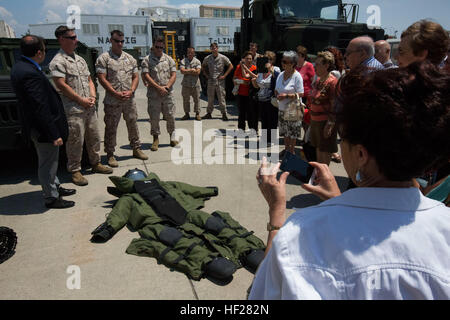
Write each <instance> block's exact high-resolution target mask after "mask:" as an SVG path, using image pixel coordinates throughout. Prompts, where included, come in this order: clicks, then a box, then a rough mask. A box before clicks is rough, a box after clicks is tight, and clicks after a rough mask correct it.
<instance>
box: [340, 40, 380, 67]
mask: <svg viewBox="0 0 450 320" xmlns="http://www.w3.org/2000/svg"><path fill="white" fill-rule="evenodd" d="M374 55H375V44H374V42H373V40H372V38H371V37H368V36H362V37H357V38H354V39H353V40H352V41H350V43H349V44H348V46H347V50H345V56H344V57H345V63H346V64H347V67H348V68H349V69H350V70H351V69H354V68H356V67H357V66H359V65H363V66H366V67H367V68H368V69H369V70H371V71H375V70H380V69H384V66H383V65H382V64H381V63H380V62H379V61H378V60H377V59H375V57H374Z"/></svg>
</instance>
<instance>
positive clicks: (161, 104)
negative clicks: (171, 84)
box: [147, 90, 175, 136]
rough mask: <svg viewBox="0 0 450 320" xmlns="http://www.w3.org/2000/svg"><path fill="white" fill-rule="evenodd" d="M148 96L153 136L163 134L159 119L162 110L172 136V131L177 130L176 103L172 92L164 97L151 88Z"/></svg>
mask: <svg viewBox="0 0 450 320" xmlns="http://www.w3.org/2000/svg"><path fill="white" fill-rule="evenodd" d="M147 97H148V115H149V116H150V134H151V135H152V136H159V135H160V134H161V130H160V129H159V120H160V118H161V112H162V114H163V115H164V118H165V119H166V128H167V132H168V133H169V135H171V136H172V133H173V132H174V131H175V118H174V115H175V103H174V99H173V94H172V92H170V93H169V94H168V95H167V96H164V97H162V96H160V95H159V93H158V92H156V90H151V91H150V90H149V92H148V95H147Z"/></svg>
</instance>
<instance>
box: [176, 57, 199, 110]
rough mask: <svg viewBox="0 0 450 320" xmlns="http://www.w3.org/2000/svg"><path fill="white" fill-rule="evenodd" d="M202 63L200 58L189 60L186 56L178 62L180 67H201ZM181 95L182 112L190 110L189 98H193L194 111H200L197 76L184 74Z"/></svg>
mask: <svg viewBox="0 0 450 320" xmlns="http://www.w3.org/2000/svg"><path fill="white" fill-rule="evenodd" d="M201 67H202V65H201V63H200V60H198V59H197V58H195V57H194V58H192V61H189V59H188V58H184V59H183V60H182V61H181V63H180V69H181V68H184V69H201ZM181 95H182V97H183V109H184V113H189V112H190V111H191V110H190V109H191V106H190V101H189V100H190V99H191V97H192V98H193V99H194V112H195V113H200V107H199V101H200V80H199V76H194V75H192V74H185V75H184V77H183V81H182V82H181Z"/></svg>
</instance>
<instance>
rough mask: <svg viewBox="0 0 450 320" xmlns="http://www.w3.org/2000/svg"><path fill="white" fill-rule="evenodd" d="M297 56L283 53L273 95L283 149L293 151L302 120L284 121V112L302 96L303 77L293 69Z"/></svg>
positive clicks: (290, 52) (291, 52) (293, 53)
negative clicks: (276, 107)
mask: <svg viewBox="0 0 450 320" xmlns="http://www.w3.org/2000/svg"><path fill="white" fill-rule="evenodd" d="M297 60H298V56H297V53H295V52H294V51H286V52H284V53H283V58H282V60H281V67H282V68H283V72H281V73H280V75H279V76H278V78H277V82H276V86H275V95H276V97H277V99H278V110H279V113H278V127H279V129H280V136H283V137H284V147H285V151H288V152H291V153H295V144H296V142H297V139H300V134H301V128H302V121H286V120H284V113H285V111H286V109H287V108H288V104H289V103H290V102H291V101H293V100H294V99H297V95H298V96H299V97H303V92H304V89H303V79H302V76H301V75H300V73H299V72H298V71H297V70H295V66H296V65H297Z"/></svg>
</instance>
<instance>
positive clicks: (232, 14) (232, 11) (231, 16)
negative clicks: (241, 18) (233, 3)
mask: <svg viewBox="0 0 450 320" xmlns="http://www.w3.org/2000/svg"><path fill="white" fill-rule="evenodd" d="M234 17H235V15H234V10H230V18H233V19H234Z"/></svg>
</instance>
